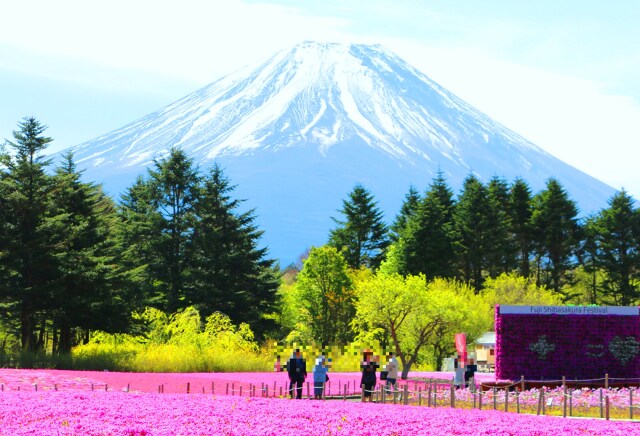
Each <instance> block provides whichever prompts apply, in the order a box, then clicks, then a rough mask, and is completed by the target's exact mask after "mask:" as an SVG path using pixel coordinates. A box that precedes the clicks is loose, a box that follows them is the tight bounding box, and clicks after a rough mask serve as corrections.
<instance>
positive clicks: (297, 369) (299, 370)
mask: <svg viewBox="0 0 640 436" xmlns="http://www.w3.org/2000/svg"><path fill="white" fill-rule="evenodd" d="M287 373H288V374H289V394H290V395H291V398H293V397H294V388H295V391H296V392H295V398H297V399H298V400H300V399H302V385H303V384H304V381H305V379H306V378H307V362H305V360H304V358H303V357H302V353H300V349H299V348H296V350H295V351H294V352H293V355H292V356H291V358H290V359H289V362H288V363H287Z"/></svg>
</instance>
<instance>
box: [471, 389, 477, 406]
mask: <svg viewBox="0 0 640 436" xmlns="http://www.w3.org/2000/svg"><path fill="white" fill-rule="evenodd" d="M471 395H472V396H473V407H472V408H473V409H475V408H476V395H477V394H476V393H475V392H474V393H473V394H471Z"/></svg>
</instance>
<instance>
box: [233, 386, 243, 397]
mask: <svg viewBox="0 0 640 436" xmlns="http://www.w3.org/2000/svg"><path fill="white" fill-rule="evenodd" d="M234 395H235V394H234ZM240 396H242V385H240Z"/></svg>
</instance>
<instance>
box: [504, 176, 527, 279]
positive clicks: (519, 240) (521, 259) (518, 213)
mask: <svg viewBox="0 0 640 436" xmlns="http://www.w3.org/2000/svg"><path fill="white" fill-rule="evenodd" d="M532 214H533V203H532V197H531V188H529V185H528V184H527V182H525V181H524V180H522V179H520V178H518V179H516V180H515V181H514V182H513V184H512V185H511V189H510V190H509V207H508V215H509V221H510V224H511V226H510V227H511V237H512V238H513V243H514V245H515V247H514V248H515V250H516V261H517V264H518V267H517V268H518V272H519V274H520V275H521V276H523V277H529V274H530V272H531V270H530V266H529V259H530V256H531V250H532V238H533V235H532V233H531V232H532V229H531V216H532Z"/></svg>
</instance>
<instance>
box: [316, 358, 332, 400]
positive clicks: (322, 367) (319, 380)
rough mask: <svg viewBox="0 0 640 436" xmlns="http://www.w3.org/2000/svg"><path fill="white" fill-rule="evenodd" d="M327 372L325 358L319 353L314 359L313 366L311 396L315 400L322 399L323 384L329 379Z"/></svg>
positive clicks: (327, 367)
mask: <svg viewBox="0 0 640 436" xmlns="http://www.w3.org/2000/svg"><path fill="white" fill-rule="evenodd" d="M328 372H329V366H328V365H327V359H326V358H325V357H324V356H323V355H322V354H321V355H320V356H318V358H317V359H316V364H315V365H314V367H313V396H314V398H315V399H316V400H321V399H322V394H323V393H324V385H325V383H326V382H328V381H329V374H327V373H328Z"/></svg>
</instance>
